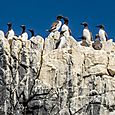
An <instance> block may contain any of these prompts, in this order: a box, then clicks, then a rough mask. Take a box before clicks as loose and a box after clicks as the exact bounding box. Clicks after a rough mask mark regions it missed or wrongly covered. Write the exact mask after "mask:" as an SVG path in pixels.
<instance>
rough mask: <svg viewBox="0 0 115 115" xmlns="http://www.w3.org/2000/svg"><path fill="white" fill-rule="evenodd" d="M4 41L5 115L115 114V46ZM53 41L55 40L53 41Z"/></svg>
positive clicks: (0, 70) (1, 89)
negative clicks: (97, 46)
mask: <svg viewBox="0 0 115 115" xmlns="http://www.w3.org/2000/svg"><path fill="white" fill-rule="evenodd" d="M56 36H59V33H56V35H55V36H53V37H52V36H49V37H48V38H47V39H46V41H45V42H44V39H43V38H41V37H38V40H33V41H26V42H22V41H21V40H19V39H18V38H14V39H13V40H12V42H10V44H9V42H8V41H7V39H5V38H2V39H0V115H115V45H114V43H113V42H111V41H107V42H106V43H104V44H103V49H102V50H94V49H93V48H92V47H83V46H80V45H79V44H78V43H77V42H76V41H75V40H74V38H73V37H72V36H70V37H69V38H68V39H67V44H66V45H65V47H64V48H62V49H55V42H56V38H57V37H56ZM52 39H53V40H52Z"/></svg>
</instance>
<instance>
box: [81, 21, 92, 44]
mask: <svg viewBox="0 0 115 115" xmlns="http://www.w3.org/2000/svg"><path fill="white" fill-rule="evenodd" d="M81 25H83V26H84V29H83V35H82V36H84V37H85V38H86V42H87V43H88V44H89V45H91V39H92V36H91V32H90V31H89V29H88V23H87V22H83V23H81Z"/></svg>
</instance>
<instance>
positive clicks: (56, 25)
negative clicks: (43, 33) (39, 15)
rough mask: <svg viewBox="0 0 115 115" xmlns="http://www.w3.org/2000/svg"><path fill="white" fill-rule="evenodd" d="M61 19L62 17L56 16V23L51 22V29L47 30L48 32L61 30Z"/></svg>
mask: <svg viewBox="0 0 115 115" xmlns="http://www.w3.org/2000/svg"><path fill="white" fill-rule="evenodd" d="M62 18H63V16H61V15H60V16H57V18H56V21H55V22H53V24H52V25H51V28H50V29H49V30H48V32H55V31H58V30H59V29H60V28H61V25H62V22H61V19H62Z"/></svg>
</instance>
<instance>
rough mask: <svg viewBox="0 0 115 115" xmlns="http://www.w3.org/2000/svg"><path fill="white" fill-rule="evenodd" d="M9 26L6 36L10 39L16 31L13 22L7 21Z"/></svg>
mask: <svg viewBox="0 0 115 115" xmlns="http://www.w3.org/2000/svg"><path fill="white" fill-rule="evenodd" d="M7 26H8V31H7V33H6V38H7V39H8V40H9V39H12V37H13V36H14V35H15V33H14V31H13V29H12V23H11V22H9V23H7Z"/></svg>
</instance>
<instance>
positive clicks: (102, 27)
mask: <svg viewBox="0 0 115 115" xmlns="http://www.w3.org/2000/svg"><path fill="white" fill-rule="evenodd" d="M96 27H97V28H100V29H104V28H105V27H104V25H103V24H100V25H98V26H96Z"/></svg>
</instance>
